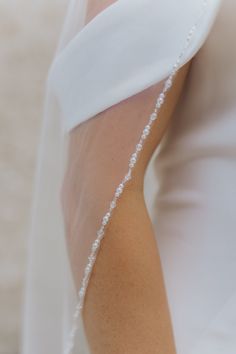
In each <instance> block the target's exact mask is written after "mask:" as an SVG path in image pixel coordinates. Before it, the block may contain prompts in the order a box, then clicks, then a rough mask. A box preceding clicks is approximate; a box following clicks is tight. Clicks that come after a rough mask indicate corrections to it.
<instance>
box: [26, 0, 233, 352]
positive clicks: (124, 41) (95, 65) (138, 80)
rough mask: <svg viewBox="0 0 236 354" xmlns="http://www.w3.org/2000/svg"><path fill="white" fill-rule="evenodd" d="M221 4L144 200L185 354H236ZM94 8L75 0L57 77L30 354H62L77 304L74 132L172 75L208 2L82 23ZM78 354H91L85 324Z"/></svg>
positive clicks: (32, 256)
mask: <svg viewBox="0 0 236 354" xmlns="http://www.w3.org/2000/svg"><path fill="white" fill-rule="evenodd" d="M219 5H220V1H218V0H210V1H209V3H208V7H207V9H206V12H205V13H204V15H203V17H201V19H200V22H199V26H198V28H197V32H196V35H195V36H194V40H193V42H192V45H191V47H190V48H189V51H188V52H187V53H186V55H185V56H184V58H182V59H183V60H182V63H181V65H183V64H184V63H185V62H186V61H188V60H190V59H191V58H192V57H193V56H194V55H195V54H196V53H197V54H196V56H195V58H194V61H193V63H192V66H191V70H190V73H189V76H188V81H187V83H186V85H185V87H184V92H183V95H182V97H181V100H180V102H179V104H178V107H177V109H176V111H175V113H174V115H173V117H172V123H171V125H170V127H169V129H168V132H167V134H166V137H165V139H164V142H163V143H162V145H161V149H160V150H158V151H157V154H156V156H154V157H153V159H152V161H151V163H150V164H149V166H148V170H147V173H146V183H145V194H146V201H147V205H148V208H149V211H150V215H151V217H152V221H153V225H154V229H155V234H156V238H157V242H158V247H159V249H160V255H161V260H162V264H163V271H164V278H165V283H166V289H167V295H168V300H169V304H170V311H171V317H172V323H173V329H174V334H175V341H176V346H177V354H197V353H201V354H213V353H214V354H222V352H224V353H227V354H233V353H235V350H236V341H235V336H234V334H235V330H236V323H235V321H236V285H235V284H234V279H235V275H236V274H235V273H236V256H235V251H236V238H235V234H236V218H235V216H234V208H235V206H234V204H235V200H236V188H235V179H236V164H235V158H236V156H235V155H236V139H235V135H236V122H235V113H236V103H235V102H236V100H235V89H236V87H235V86H236V80H235V75H233V72H234V63H235V57H236V51H235V49H234V47H233V43H234V37H233V36H234V33H235V25H234V11H235V4H234V2H233V0H225V1H224V2H223V4H222V5H221V7H219ZM85 10H86V2H85V1H83V0H80V1H75V0H74V1H72V2H71V4H70V7H69V10H68V17H67V21H66V23H65V24H66V25H65V28H64V33H63V37H62V39H61V41H60V43H59V47H58V51H57V56H56V57H55V60H54V62H53V63H52V66H51V69H50V72H49V81H48V84H49V85H48V90H47V94H46V98H47V100H46V103H45V115H44V124H43V129H42V139H41V145H40V151H39V163H38V168H37V172H36V184H35V186H36V187H35V199H34V205H33V212H32V228H31V235H30V245H29V265H28V281H27V288H26V302H25V322H24V336H23V349H22V353H23V354H39V353H40V354H41V353H44V354H49V353H50V354H54V353H55V354H60V353H63V348H64V345H65V342H66V340H67V335H68V331H69V328H70V322H71V316H72V313H73V308H74V301H75V298H74V296H75V292H74V289H73V282H72V279H71V274H70V270H69V264H68V256H67V252H66V245H65V241H64V240H65V235H64V233H65V232H64V227H63V222H62V215H61V209H60V195H59V192H60V187H61V182H62V177H63V171H64V162H65V156H66V155H65V153H66V146H67V139H68V134H67V132H69V131H70V130H71V129H72V128H74V127H75V126H76V125H78V124H80V123H82V122H86V121H88V120H89V119H90V118H93V116H95V115H96V114H98V113H99V112H101V111H103V110H104V109H106V108H108V107H111V106H113V105H114V104H116V103H118V102H120V101H122V100H123V99H125V98H127V97H130V96H132V95H134V94H135V93H137V92H140V91H142V90H143V89H145V88H147V87H149V86H151V85H153V84H154V83H157V82H160V81H161V80H162V79H164V78H165V77H166V76H167V75H168V74H169V72H170V70H171V68H172V65H173V64H174V62H175V60H176V59H177V57H178V54H179V53H180V52H181V50H182V46H183V44H184V42H185V39H186V36H187V33H188V31H189V29H190V28H191V26H192V25H193V24H194V22H195V21H196V19H198V18H199V16H200V14H201V11H202V2H201V1H199V0H191V1H189V0H188V1H187V0H182V1H181V4H180V2H179V1H177V0H175V1H173V0H172V1H170V0H165V1H164V0H163V1H162V0H155V1H154V0H119V1H117V2H116V3H114V4H113V5H111V6H110V7H109V8H107V9H105V10H104V11H103V12H102V13H100V14H99V15H98V16H96V17H95V18H94V19H93V20H92V21H91V22H90V23H88V24H87V25H86V26H84V28H82V27H83V21H84V14H85ZM218 10H220V11H218ZM216 15H217V16H216ZM213 23H214V25H213ZM212 25H213V27H212ZM200 48H201V49H200ZM199 49H200V50H199ZM123 53H125V55H123ZM229 53H230V55H229ZM114 68H115V70H114ZM128 134H129V133H128V132H127V136H129V135H128ZM127 158H128V157H127ZM122 171H123V170H122V168H121V169H120V173H121V174H122ZM114 184H115V185H116V182H114ZM74 353H78V354H80V353H81V354H89V350H88V347H87V343H86V338H85V336H84V333H83V327H82V323H81V321H80V327H79V331H78V336H77V338H76V348H75V351H74Z"/></svg>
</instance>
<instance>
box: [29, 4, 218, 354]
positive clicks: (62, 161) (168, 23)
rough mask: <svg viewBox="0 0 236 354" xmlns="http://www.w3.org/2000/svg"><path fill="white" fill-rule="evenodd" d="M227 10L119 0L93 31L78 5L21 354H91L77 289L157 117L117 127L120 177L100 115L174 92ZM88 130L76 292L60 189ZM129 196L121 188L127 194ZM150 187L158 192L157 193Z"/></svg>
mask: <svg viewBox="0 0 236 354" xmlns="http://www.w3.org/2000/svg"><path fill="white" fill-rule="evenodd" d="M219 5H220V1H219V0H208V1H199V0H191V1H189V0H181V3H180V2H179V1H177V0H165V1H164V0H118V1H116V2H115V3H114V4H113V5H110V6H109V7H108V8H106V9H105V10H103V11H102V12H101V13H100V14H98V15H97V16H96V17H95V18H93V19H92V20H91V21H90V22H89V23H87V24H86V25H85V16H86V6H87V3H86V0H72V1H71V2H70V4H69V6H68V13H67V16H66V19H65V25H64V28H63V31H62V35H61V38H60V41H59V45H58V49H57V52H56V54H55V58H54V61H53V62H52V65H51V67H50V71H49V75H48V81H47V86H46V93H45V109H44V120H43V125H42V134H41V141H40V148H39V156H38V165H37V171H36V179H35V190H34V200H33V207H32V224H31V230H30V239H29V261H28V274H27V286H26V297H25V316H24V330H23V349H22V354H41V353H44V354H49V353H50V354H54V353H55V354H60V353H61V354H69V353H78V354H89V348H88V343H87V342H86V337H85V333H84V329H83V324H82V320H81V318H80V316H79V315H78V316H76V318H75V319H76V328H75V329H76V331H74V332H73V333H72V334H73V335H72V337H71V339H72V342H73V343H72V344H73V345H71V346H70V344H71V339H70V337H69V334H70V331H71V328H72V331H73V315H74V314H75V309H76V304H77V302H78V298H77V290H79V288H80V284H81V282H82V281H83V276H84V271H85V269H86V266H88V257H89V256H90V251H91V247H92V245H93V244H94V241H95V240H96V237H97V231H98V230H99V227H100V225H101V222H104V215H105V216H106V211H107V209H108V208H109V205H110V202H111V201H112V198H113V196H114V193H116V192H117V187H118V186H119V184H120V183H121V181H122V179H123V178H124V177H125V175H126V173H127V172H128V170H129V163H130V156H132V153H134V152H135V148H136V145H137V144H138V142H139V137H140V136H141V135H142V134H143V128H145V125H146V124H147V123H148V118H149V117H148V116H147V117H144V118H143V119H144V120H141V119H140V120H139V121H137V123H135V126H134V125H130V124H129V120H128V119H127V120H126V117H121V119H120V121H119V122H115V121H114V122H110V123H109V124H110V127H111V129H113V131H116V135H115V136H116V139H113V140H114V141H113V145H112V146H110V154H111V155H110V156H109V157H110V159H111V161H113V162H114V163H113V164H112V163H111V166H112V172H111V171H107V170H106V169H104V168H103V167H104V166H105V158H106V151H107V149H106V148H107V146H106V144H105V142H104V139H103V136H104V131H105V130H106V128H107V124H108V122H107V120H101V119H100V118H99V113H100V112H103V111H104V110H108V109H116V107H117V104H119V103H120V102H121V101H124V100H125V99H127V98H129V97H132V96H134V95H135V94H137V93H139V92H141V91H143V90H145V89H146V88H148V87H150V86H152V85H154V84H158V83H159V84H160V88H161V87H162V86H163V85H164V83H165V85H167V86H168V81H165V80H166V79H168V78H170V77H171V78H172V76H171V75H172V74H173V70H175V71H174V73H176V71H177V70H178V69H179V68H180V67H181V66H183V65H184V64H185V63H186V62H188V61H189V60H190V59H191V58H192V57H193V56H194V55H195V54H196V53H197V51H198V50H199V49H200V47H201V46H202V45H203V43H204V42H205V40H206V38H207V36H208V34H209V31H210V29H211V27H212V25H213V22H214V19H215V17H216V14H217V12H218V9H219ZM193 29H194V30H193ZM188 38H189V40H188ZM186 40H187V43H188V45H187V46H186ZM178 59H179V60H178ZM176 61H177V64H176ZM173 68H174V69H173ZM173 76H174V74H173ZM169 83H170V82H169ZM167 86H163V88H165V87H167ZM169 86H170V87H168V89H170V88H171V85H169ZM162 93H163V92H162ZM158 102H159V104H160V105H162V104H164V99H163V98H162V96H159V97H157V103H158ZM154 108H155V107H154ZM152 114H153V112H150V115H152ZM152 117H153V116H152ZM132 123H133V122H132ZM79 125H80V127H81V135H80V144H79V148H78V156H77V158H78V165H79V166H81V167H80V168H81V175H80V187H79V191H78V201H77V209H76V213H78V215H79V220H80V223H79V225H77V224H76V225H74V227H76V230H77V231H78V232H77V236H78V239H77V240H76V246H77V247H76V249H75V253H74V257H75V258H76V259H77V261H78V263H76V272H77V274H78V277H77V280H78V284H76V286H77V287H78V289H76V286H75V284H74V279H73V277H72V272H71V268H70V262H69V259H68V253H67V245H66V237H65V233H66V230H65V226H64V221H63V215H62V210H61V187H62V183H63V177H64V173H65V169H66V165H67V162H68V161H67V153H68V138H69V134H70V131H71V130H72V129H74V128H75V127H77V126H79ZM105 125H106V126H105ZM147 129H149V128H147ZM145 138H146V137H145ZM121 141H122V143H123V145H122V146H123V148H122V152H121V150H120V145H119V144H120V143H121ZM140 153H141V149H140ZM134 163H135V158H134ZM95 177H96V178H95ZM104 178H105V181H104V180H103V179H104ZM102 180H103V184H102ZM127 180H128V179H127ZM101 187H102V188H101ZM123 187H124V186H123V185H121V186H120V188H121V192H122V189H123ZM148 188H149V193H150V191H151V192H152V186H149V187H148ZM147 202H148V200H147ZM117 204H118V203H117ZM117 207H118V206H117ZM150 208H151V205H150ZM108 219H109V217H108ZM105 225H106V220H105V222H104V226H105ZM95 260H96V259H95ZM89 271H90V269H89ZM80 290H81V289H80ZM85 290H86V289H85ZM82 293H83V291H82ZM82 295H83V296H84V294H82ZM77 326H78V327H77ZM68 339H69V342H68ZM182 340H184V336H183V338H177V350H178V343H181V341H182ZM68 343H69V344H68ZM178 354H187V352H186V353H183V352H181V353H180V352H178Z"/></svg>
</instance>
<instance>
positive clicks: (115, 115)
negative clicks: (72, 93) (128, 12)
mask: <svg viewBox="0 0 236 354" xmlns="http://www.w3.org/2000/svg"><path fill="white" fill-rule="evenodd" d="M112 2H114V1H106V4H107V5H108V3H112ZM104 3H105V2H104ZM100 4H101V6H102V5H104V4H102V2H101V3H100ZM96 11H97V10H96ZM96 11H95V13H96ZM188 66H189V64H187V65H185V66H184V67H183V68H181V69H180V71H179V72H178V74H177V76H176V78H175V82H174V84H173V86H172V88H171V90H170V92H169V93H168V95H167V98H166V100H165V103H164V105H163V107H162V109H161V111H160V113H159V118H158V119H157V120H156V121H155V122H154V124H153V126H152V129H151V133H150V135H149V136H148V138H147V140H146V142H145V144H144V147H143V150H142V152H141V154H140V157H139V159H138V161H137V163H136V165H135V167H134V170H133V176H132V179H131V180H130V181H129V182H128V183H127V184H126V186H125V189H124V191H123V193H122V195H121V197H120V199H119V202H118V205H117V207H116V208H115V210H114V212H113V215H112V218H111V220H110V222H109V224H108V225H107V229H106V234H105V237H104V239H103V241H102V243H101V247H100V250H99V253H98V256H97V260H96V262H95V265H94V269H93V272H92V276H91V278H90V283H89V286H88V289H87V293H86V297H85V303H84V308H83V319H84V325H85V331H86V335H87V338H88V342H89V346H90V348H91V353H92V354H146V353H148V354H175V353H176V351H175V344H174V338H173V331H172V326H171V320H170V314H169V309H168V303H167V297H166V292H165V287H164V280H163V275H162V269H161V263H160V257H159V253H158V247H157V245H156V241H155V236H154V231H153V228H152V224H151V221H150V218H149V215H148V212H147V208H146V205H145V200H144V191H143V185H144V175H145V170H146V168H147V165H148V162H149V161H150V158H151V156H152V154H153V152H154V150H155V149H156V147H157V146H158V144H159V142H160V140H161V138H162V137H163V135H164V132H165V131H166V128H167V125H168V122H169V120H170V118H171V114H172V112H173V109H174V108H175V106H176V103H177V100H178V98H179V95H180V93H181V89H182V87H183V83H184V79H185V77H186V74H187V70H188ZM160 92H161V85H159V84H158V85H154V86H152V87H150V88H148V89H147V90H145V91H143V92H141V93H139V94H137V95H135V96H133V97H131V98H129V99H127V100H125V101H123V102H121V103H119V104H118V105H116V106H114V107H111V108H110V109H108V110H106V111H104V112H101V113H100V114H99V116H98V117H96V119H95V120H93V119H92V120H90V122H85V123H83V124H82V129H85V128H86V124H95V125H96V126H97V127H96V129H99V124H100V122H103V129H104V132H103V139H104V141H103V144H106V143H107V145H108V146H111V142H112V140H113V139H114V140H115V137H116V135H117V136H118V135H119V134H120V132H119V131H118V130H119V128H118V130H117V129H114V130H112V129H110V128H111V125H110V126H109V124H112V123H111V122H114V124H115V122H118V121H119V119H120V117H126V116H127V121H128V120H129V121H130V122H133V123H135V121H137V120H138V119H140V120H142V121H143V122H145V121H147V118H148V112H149V113H150V112H151V111H152V109H153V107H154V103H155V100H156V98H157V96H158V94H159V93H160ZM125 119H126V118H125ZM106 121H107V131H106V124H105V128H104V122H105V123H106ZM144 125H145V124H143V127H144ZM117 126H118V127H119V125H117ZM121 129H122V128H121ZM80 130H81V126H80V125H79V126H77V127H76V128H74V129H73V130H72V131H71V133H70V142H69V163H68V169H67V171H69V173H66V175H65V182H64V189H63V195H64V198H63V200H64V210H73V209H76V201H77V200H78V195H77V193H79V190H80V189H79V182H80V181H81V175H80V176H78V175H77V171H80V170H81V168H77V167H78V166H76V161H75V160H76V151H77V149H78V144H79V143H80V142H79V135H80ZM140 133H141V131H140ZM124 134H125V139H126V140H127V141H131V143H132V146H133V147H134V148H135V142H136V140H135V139H134V137H133V136H132V129H128V130H126V131H125V132H122V136H124ZM112 135H113V136H112ZM125 139H124V140H125ZM133 141H134V142H133ZM124 144H125V143H124ZM114 149H117V152H116V151H115V152H114V151H112V152H111V150H110V149H104V150H103V153H102V154H99V150H97V151H95V153H97V161H96V163H97V166H100V165H101V163H102V165H103V169H102V173H103V174H104V176H103V177H104V181H105V180H106V179H107V178H112V173H111V171H110V170H109V169H110V167H111V165H110V161H111V160H112V159H113V156H114V153H115V154H117V156H118V155H119V150H118V149H120V146H119V147H118V146H116V145H114V146H113V150H114ZM133 150H134V149H133ZM104 151H106V152H105V153H104ZM132 152H133V151H132ZM112 154H113V155H112ZM128 159H129V156H127V164H128ZM71 166H73V168H71ZM80 167H81V166H80ZM83 173H84V175H83V177H82V178H86V167H84V168H83ZM94 173H95V174H96V170H94ZM101 177H102V176H100V178H101ZM101 179H102V178H101ZM102 188H106V183H105V185H104V186H103V187H102ZM93 193H94V194H95V196H94V200H96V199H99V198H100V197H101V191H99V192H98V198H96V190H94V192H93ZM68 195H69V197H68ZM70 215H73V213H72V214H71V213H70ZM70 215H67V216H66V217H65V220H66V225H67V230H71V223H72V219H73V224H75V218H76V217H74V216H73V218H70ZM78 222H79V220H78ZM71 233H72V235H71V234H70V238H72V239H73V236H74V237H76V234H74V235H73V233H76V228H75V231H72V232H71ZM72 247H73V246H72ZM72 253H73V252H71V254H72ZM69 254H70V249H69ZM75 262H76V260H74V259H73V262H72V263H75ZM75 269H76V266H75V267H74V277H75V279H76V270H75Z"/></svg>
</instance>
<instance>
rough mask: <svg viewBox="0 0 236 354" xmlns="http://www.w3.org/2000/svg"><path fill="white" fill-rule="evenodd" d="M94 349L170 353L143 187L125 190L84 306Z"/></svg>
mask: <svg viewBox="0 0 236 354" xmlns="http://www.w3.org/2000/svg"><path fill="white" fill-rule="evenodd" d="M83 315H84V323H85V329H86V334H87V336H88V340H89V344H90V346H91V349H92V353H93V354H113V353H114V354H121V353H122V354H144V353H149V354H152V353H153V354H159V353H160V354H162V353H163V354H174V353H175V346H174V339H173V334H172V327H171V321H170V315H169V310H168V304H167V298H166V293H165V287H164V282H163V276H162V269H161V263H160V258H159V254H158V249H157V245H156V242H155V237H154V233H153V229H152V224H151V221H150V218H149V215H148V213H147V209H146V206H145V201H144V196H143V192H142V191H141V190H140V189H137V190H135V189H134V188H129V186H128V185H127V188H126V190H125V191H124V192H123V194H122V196H121V198H120V200H119V205H118V207H117V208H116V210H115V212H114V214H113V217H112V219H111V222H110V224H109V225H108V227H107V230H106V237H105V238H104V240H103V242H102V245H101V248H100V251H99V256H98V258H97V261H96V264H95V267H94V271H93V274H92V277H91V281H90V285H89V288H88V293H87V296H86V300H85V306H84V313H83Z"/></svg>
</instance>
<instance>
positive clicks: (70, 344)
mask: <svg viewBox="0 0 236 354" xmlns="http://www.w3.org/2000/svg"><path fill="white" fill-rule="evenodd" d="M207 4H208V1H207V0H204V1H203V12H202V14H201V16H200V17H199V18H198V20H197V21H196V22H195V23H194V25H193V26H192V27H191V29H190V30H189V32H188V34H187V38H186V41H185V45H184V47H183V49H182V51H181V53H180V54H179V56H178V58H177V60H176V62H175V63H174V65H173V68H172V70H171V73H170V75H169V76H168V78H167V80H166V81H165V83H164V85H163V90H162V92H161V93H160V94H159V96H158V98H157V100H156V103H155V108H154V110H153V112H152V113H151V114H150V116H149V120H148V123H147V124H146V125H145V127H144V129H143V131H142V133H141V136H140V139H139V141H138V143H137V145H136V148H135V151H134V153H132V155H131V156H130V160H129V163H128V171H127V173H126V174H125V176H124V178H123V179H122V181H121V183H120V184H119V185H118V187H117V188H116V191H115V194H114V197H113V199H112V201H111V202H110V205H109V209H108V211H107V212H106V214H105V215H104V216H103V218H102V221H101V226H100V228H99V229H98V231H97V233H96V235H97V237H96V239H95V241H94V242H93V244H92V247H91V252H90V254H89V257H88V263H87V265H86V267H85V270H84V276H83V279H82V284H81V287H80V289H79V291H78V302H77V304H76V307H75V311H74V314H73V323H72V328H71V331H70V333H69V335H68V340H67V343H66V347H65V349H64V354H72V350H73V348H74V344H75V335H76V332H77V329H78V317H79V315H80V313H81V310H82V308H83V304H84V297H85V293H86V290H87V287H88V283H89V279H90V277H91V273H92V269H93V266H94V263H95V261H96V257H97V254H98V251H99V247H100V244H101V241H102V239H103V237H104V234H105V228H106V225H107V224H108V222H109V220H110V218H111V216H112V212H113V210H114V209H115V208H116V205H117V201H118V199H119V197H120V196H121V194H122V192H123V190H124V187H125V185H126V183H127V182H128V181H129V180H130V179H131V178H132V170H133V168H134V166H135V164H136V163H137V160H138V157H139V155H140V152H141V150H142V149H143V145H144V143H145V140H146V139H147V137H148V135H149V134H150V131H151V128H152V124H153V122H154V121H155V120H156V119H157V118H158V113H159V111H160V109H161V107H162V105H163V103H164V102H165V98H166V94H167V92H168V91H169V90H170V89H171V87H172V85H173V80H174V77H175V76H176V73H177V71H178V70H179V67H180V63H181V58H182V57H183V56H184V54H185V52H186V50H187V49H188V47H189V46H190V44H191V41H192V39H193V36H194V33H195V31H196V29H197V26H198V24H199V22H200V20H201V18H202V16H203V15H204V13H205V9H206V7H207ZM79 354H82V353H79Z"/></svg>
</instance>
